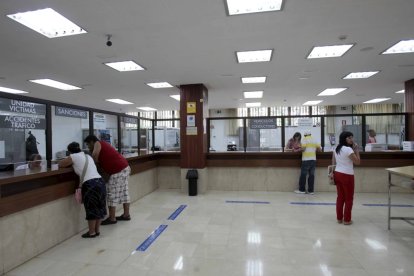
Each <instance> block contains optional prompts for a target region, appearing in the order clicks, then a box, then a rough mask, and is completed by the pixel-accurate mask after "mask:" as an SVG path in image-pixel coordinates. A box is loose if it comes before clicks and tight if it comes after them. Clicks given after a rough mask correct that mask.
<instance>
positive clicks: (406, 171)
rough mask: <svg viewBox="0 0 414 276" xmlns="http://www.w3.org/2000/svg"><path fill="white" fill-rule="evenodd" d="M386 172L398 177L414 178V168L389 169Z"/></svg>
mask: <svg viewBox="0 0 414 276" xmlns="http://www.w3.org/2000/svg"><path fill="white" fill-rule="evenodd" d="M386 170H387V171H389V172H392V173H394V174H397V175H401V176H406V177H410V178H414V166H405V167H397V168H388V169H386Z"/></svg>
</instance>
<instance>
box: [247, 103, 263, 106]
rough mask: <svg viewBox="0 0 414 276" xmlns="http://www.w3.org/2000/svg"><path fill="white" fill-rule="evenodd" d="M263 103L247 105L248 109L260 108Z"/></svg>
mask: <svg viewBox="0 0 414 276" xmlns="http://www.w3.org/2000/svg"><path fill="white" fill-rule="evenodd" d="M261 105H262V103H246V107H260V106H261Z"/></svg>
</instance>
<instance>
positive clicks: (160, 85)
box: [147, 82, 173, 88]
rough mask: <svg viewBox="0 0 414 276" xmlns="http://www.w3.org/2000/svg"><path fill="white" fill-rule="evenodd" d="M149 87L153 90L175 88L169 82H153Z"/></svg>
mask: <svg viewBox="0 0 414 276" xmlns="http://www.w3.org/2000/svg"><path fill="white" fill-rule="evenodd" d="M147 85H148V86H151V87H152V88H169V87H173V86H172V85H171V84H169V83H168V82H153V83H147Z"/></svg>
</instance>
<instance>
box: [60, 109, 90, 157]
mask: <svg viewBox="0 0 414 276" xmlns="http://www.w3.org/2000/svg"><path fill="white" fill-rule="evenodd" d="M87 135H89V112H88V111H86V110H80V109H74V108H67V107H61V106H52V160H59V159H63V158H65V157H66V156H67V155H68V153H67V151H66V150H67V146H68V145H69V144H70V143H71V142H77V143H79V145H80V146H81V148H82V149H83V150H87V147H86V146H85V144H84V143H83V139H84V138H85V137H86V136H87Z"/></svg>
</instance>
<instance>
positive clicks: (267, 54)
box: [236, 50, 273, 63]
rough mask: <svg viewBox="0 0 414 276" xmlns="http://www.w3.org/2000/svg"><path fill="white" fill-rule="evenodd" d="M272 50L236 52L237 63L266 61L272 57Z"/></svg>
mask: <svg viewBox="0 0 414 276" xmlns="http://www.w3.org/2000/svg"><path fill="white" fill-rule="evenodd" d="M272 53H273V50H258V51H242V52H236V55H237V62H238V63H247V62H268V61H270V60H271V59H272Z"/></svg>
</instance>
